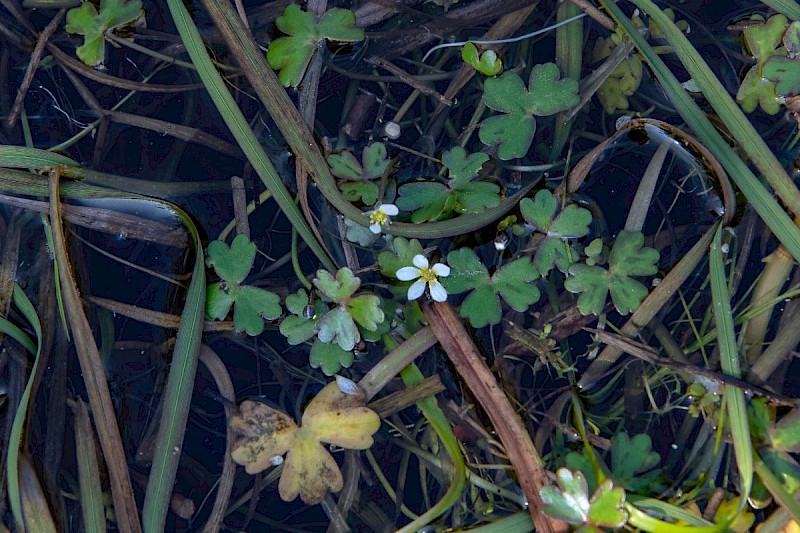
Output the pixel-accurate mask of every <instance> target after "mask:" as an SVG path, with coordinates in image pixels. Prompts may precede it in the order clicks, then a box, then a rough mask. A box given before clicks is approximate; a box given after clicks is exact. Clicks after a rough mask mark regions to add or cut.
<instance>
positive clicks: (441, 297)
mask: <svg viewBox="0 0 800 533" xmlns="http://www.w3.org/2000/svg"><path fill="white" fill-rule="evenodd" d="M430 288H431V298H433V299H434V301H436V302H444V301H446V300H447V291H446V290H445V288H444V286H443V285H442V284H441V283H439V282H438V281H434V282H433V283H431V284H430Z"/></svg>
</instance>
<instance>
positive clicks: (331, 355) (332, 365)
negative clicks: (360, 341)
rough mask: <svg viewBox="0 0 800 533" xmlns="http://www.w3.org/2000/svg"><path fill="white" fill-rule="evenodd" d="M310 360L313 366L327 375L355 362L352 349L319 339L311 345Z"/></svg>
mask: <svg viewBox="0 0 800 533" xmlns="http://www.w3.org/2000/svg"><path fill="white" fill-rule="evenodd" d="M308 361H309V363H310V364H311V368H319V369H320V370H322V372H323V373H324V374H325V375H326V376H332V375H334V374H336V373H337V372H339V370H340V369H341V368H348V367H349V366H350V365H352V364H353V352H352V350H343V349H342V348H341V347H340V346H339V345H338V344H335V343H327V342H322V341H321V340H319V339H317V340H316V341H315V342H314V344H313V345H312V346H311V353H310V354H309V357H308Z"/></svg>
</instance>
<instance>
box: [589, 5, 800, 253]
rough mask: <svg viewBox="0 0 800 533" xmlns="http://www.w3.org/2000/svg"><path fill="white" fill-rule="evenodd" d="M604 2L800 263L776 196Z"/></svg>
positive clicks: (794, 235) (796, 238) (797, 238)
mask: <svg viewBox="0 0 800 533" xmlns="http://www.w3.org/2000/svg"><path fill="white" fill-rule="evenodd" d="M602 3H603V5H604V6H605V8H606V9H607V10H608V12H609V13H611V15H612V16H613V17H614V19H615V20H616V21H617V22H618V23H619V25H620V26H621V27H622V28H623V29H624V30H625V32H626V33H628V36H629V37H630V39H631V40H632V41H633V43H634V44H635V45H636V47H637V48H638V49H639V51H640V52H641V53H642V55H643V56H644V58H645V60H646V61H647V63H648V64H649V66H650V68H651V69H652V70H653V72H654V73H655V75H656V77H657V78H658V81H659V82H660V83H661V87H662V88H663V89H664V91H665V92H666V93H667V95H668V96H669V98H670V100H672V103H673V104H674V105H675V109H677V111H678V112H679V113H680V114H681V116H682V117H683V119H684V120H685V121H686V122H687V124H689V126H690V127H691V128H692V129H693V130H694V131H695V133H696V134H697V137H698V138H699V139H700V141H701V142H702V143H703V144H705V145H706V147H707V148H708V149H709V150H711V152H712V153H713V154H714V156H715V157H716V158H717V160H719V162H720V163H721V164H722V166H723V167H724V168H725V170H726V171H727V172H728V173H729V174H730V176H731V178H732V179H733V181H734V182H735V183H736V185H737V186H738V187H739V189H740V190H741V191H742V193H743V194H744V195H745V196H746V197H747V200H748V201H749V202H750V204H752V206H753V208H754V209H755V210H756V212H757V213H758V214H759V216H760V217H761V218H762V219H763V220H764V222H765V223H766V224H767V225H768V226H769V228H770V230H772V233H774V234H775V236H776V237H777V238H778V240H780V241H781V242H782V243H783V245H784V246H786V248H787V249H788V250H789V252H790V253H791V254H792V256H793V257H794V258H795V259H797V260H798V261H800V229H798V228H797V226H795V224H794V222H793V221H792V219H791V218H790V217H789V215H787V214H786V212H785V211H784V210H783V208H782V207H781V206H780V204H778V202H777V201H776V200H775V198H773V196H772V194H771V193H770V192H769V191H768V190H767V189H766V187H764V186H763V185H762V184H761V182H760V181H759V180H758V178H756V176H755V175H754V174H753V173H752V172H751V171H750V169H749V168H748V166H747V165H746V164H745V162H744V161H742V159H741V158H740V157H739V156H738V155H737V154H736V152H734V151H733V149H732V148H731V147H730V146H729V145H728V143H727V142H725V140H724V139H723V138H722V136H721V135H720V134H719V133H718V132H717V130H716V129H715V128H714V126H713V125H712V124H711V122H710V121H709V120H708V118H707V117H706V115H705V114H704V113H703V111H702V110H701V109H700V108H699V107H698V106H697V104H695V103H694V100H692V98H691V97H690V96H689V95H688V94H687V93H686V90H685V89H684V88H683V87H682V86H681V84H680V82H678V80H677V79H676V78H675V76H674V75H673V74H672V72H670V70H669V69H668V68H667V66H666V65H665V64H664V62H663V61H662V60H661V58H660V57H658V54H656V53H655V51H653V49H652V48H651V47H650V45H649V44H648V43H647V40H646V39H645V38H644V37H643V36H642V35H641V34H640V33H639V31H638V30H637V29H636V28H635V27H634V26H633V23H632V22H631V20H630V19H629V18H627V17H626V16H625V15H624V14H623V13H622V11H621V10H620V9H619V7H617V5H616V4H614V3H612V2H608V1H606V0H602ZM670 24H671V23H670ZM659 25H660V26H661V27H662V28H664V27H665V26H664V25H661V22H659ZM744 120H745V121H746V120H747V119H746V118H745V119H744ZM751 127H752V126H751ZM753 142H757V143H761V144H763V141H762V140H761V137H758V138H757V139H756V140H755V141H753ZM770 157H771V158H772V159H774V155H772V153H771V152H770ZM781 172H782V169H781ZM792 187H794V185H792ZM795 190H796V189H795Z"/></svg>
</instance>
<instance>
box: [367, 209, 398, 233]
mask: <svg viewBox="0 0 800 533" xmlns="http://www.w3.org/2000/svg"><path fill="white" fill-rule="evenodd" d="M399 212H400V211H399V210H398V209H397V206H396V205H394V204H378V205H377V206H376V207H375V209H373V210H372V211H367V212H366V213H364V214H365V215H369V230H370V231H371V232H372V233H375V234H376V235H377V234H378V233H380V232H381V226H388V225H389V224H391V223H392V221H391V220H390V219H389V217H393V216H395V215H396V214H397V213H399Z"/></svg>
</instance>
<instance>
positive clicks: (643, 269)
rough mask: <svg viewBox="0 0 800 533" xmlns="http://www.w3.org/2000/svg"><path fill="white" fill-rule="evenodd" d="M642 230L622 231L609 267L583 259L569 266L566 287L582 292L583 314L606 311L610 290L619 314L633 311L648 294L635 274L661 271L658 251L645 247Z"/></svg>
mask: <svg viewBox="0 0 800 533" xmlns="http://www.w3.org/2000/svg"><path fill="white" fill-rule="evenodd" d="M643 244H644V236H643V235H642V233H641V232H638V231H637V232H632V231H621V232H620V234H619V235H618V236H617V238H616V240H615V241H614V246H613V247H612V248H611V253H610V254H609V258H608V264H609V268H608V270H606V269H604V268H602V267H600V266H597V265H594V266H590V265H586V264H583V263H578V264H574V265H572V266H571V267H570V268H569V277H568V278H567V279H566V280H565V281H564V287H565V288H566V289H567V290H568V291H570V292H572V293H580V296H579V297H578V309H580V312H581V314H583V315H590V314H594V315H599V314H600V313H602V312H603V307H604V306H605V302H606V298H607V296H608V293H609V292H610V293H611V300H612V301H613V302H614V307H615V308H616V309H617V312H619V313H620V314H628V313H630V312H632V311H634V310H635V309H636V308H637V307H639V304H640V303H642V300H643V299H644V297H645V296H647V287H645V286H644V285H642V284H641V283H640V282H638V281H636V280H635V279H633V276H651V275H653V274H655V273H656V272H658V258H659V255H658V251H657V250H654V249H653V248H647V247H643Z"/></svg>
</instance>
